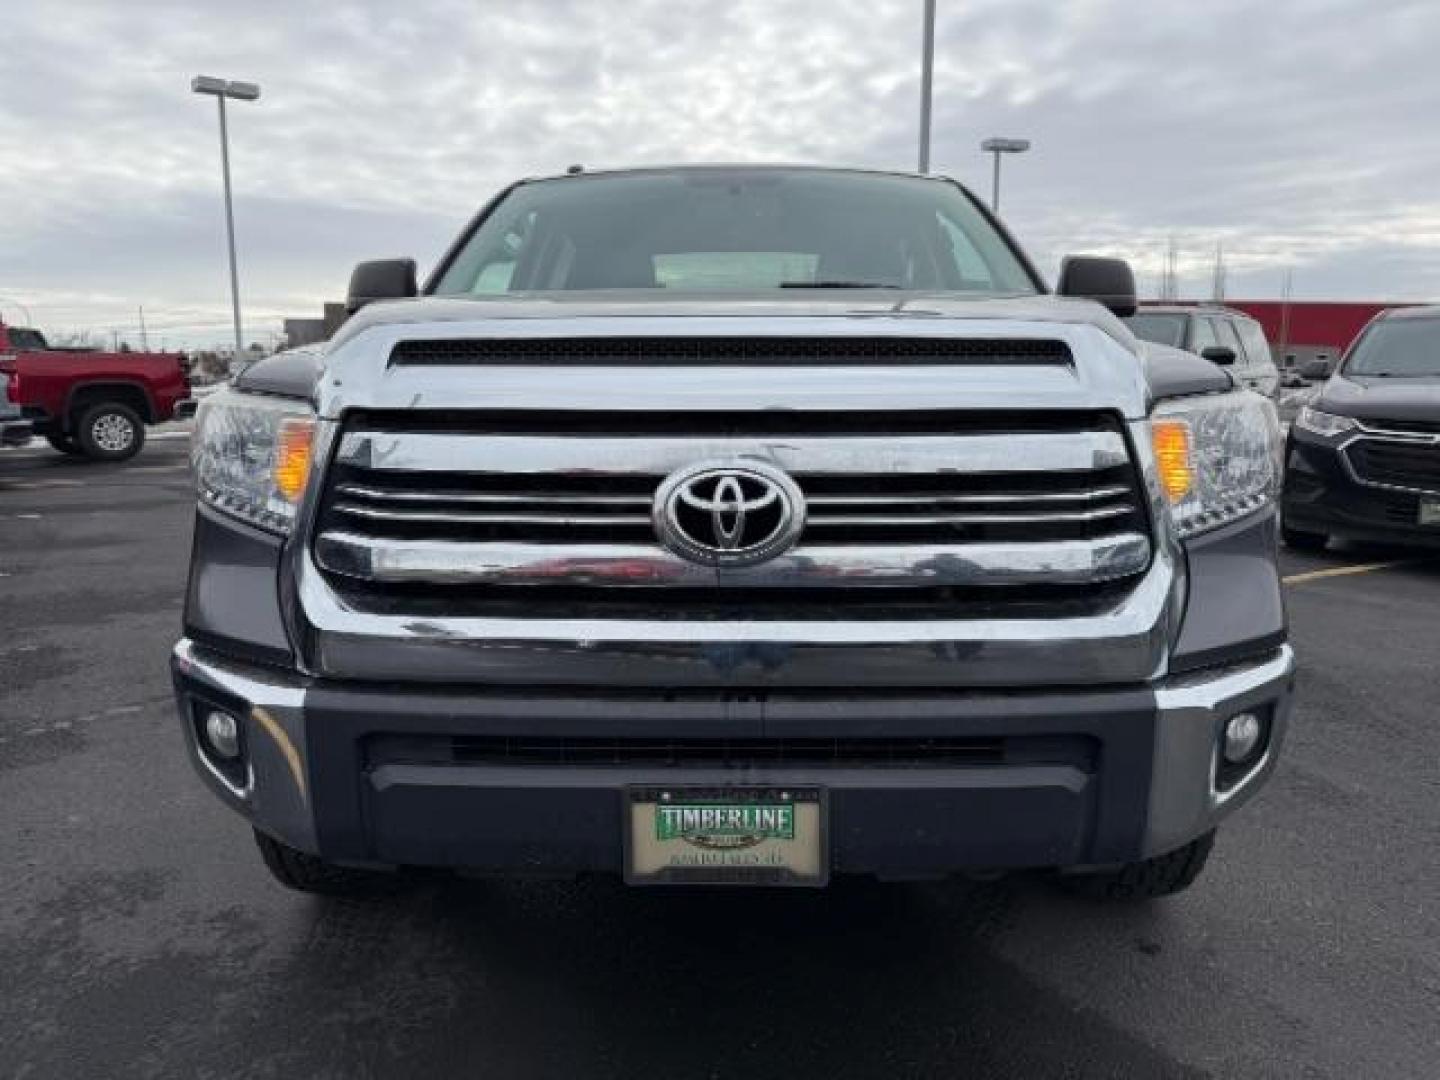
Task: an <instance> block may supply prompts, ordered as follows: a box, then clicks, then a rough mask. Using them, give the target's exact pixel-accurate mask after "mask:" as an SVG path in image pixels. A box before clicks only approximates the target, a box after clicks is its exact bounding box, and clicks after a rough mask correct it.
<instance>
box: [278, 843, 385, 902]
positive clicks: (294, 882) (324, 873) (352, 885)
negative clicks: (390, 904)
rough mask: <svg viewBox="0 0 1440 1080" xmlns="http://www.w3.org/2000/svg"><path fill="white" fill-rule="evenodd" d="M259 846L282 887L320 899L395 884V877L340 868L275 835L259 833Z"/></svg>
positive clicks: (364, 893) (364, 892) (361, 893)
mask: <svg viewBox="0 0 1440 1080" xmlns="http://www.w3.org/2000/svg"><path fill="white" fill-rule="evenodd" d="M255 843H256V846H258V847H259V848H260V857H261V858H262V859H264V860H265V867H266V869H268V870H269V871H270V873H271V875H272V876H273V877H274V878H275V880H276V881H278V882H279V883H280V884H281V885H284V886H285V887H286V888H287V889H294V890H295V891H296V892H304V893H314V894H317V895H320V896H369V895H374V894H375V893H377V892H381V891H383V890H384V889H385V888H386V887H387V886H391V885H393V884H394V882H395V875H394V874H387V873H385V872H383V871H379V870H357V869H355V868H353V867H349V866H338V865H336V864H335V863H332V862H328V861H326V860H325V859H322V858H320V857H319V856H317V855H308V854H306V853H305V852H303V851H297V850H296V849H295V848H292V847H291V846H290V845H289V844H282V843H281V842H280V841H279V840H276V839H275V838H274V837H273V836H267V835H266V834H265V833H262V832H261V831H260V830H259V829H256V830H255Z"/></svg>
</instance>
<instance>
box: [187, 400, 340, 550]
mask: <svg viewBox="0 0 1440 1080" xmlns="http://www.w3.org/2000/svg"><path fill="white" fill-rule="evenodd" d="M315 428H316V420H315V411H314V409H312V408H311V406H310V404H309V403H308V402H306V401H304V400H301V399H299V398H290V397H279V396H275V395H270V394H254V393H249V392H246V391H241V390H236V389H234V388H233V387H226V388H225V389H223V390H219V391H217V392H216V393H214V394H212V395H210V397H208V398H206V399H205V400H204V401H203V402H201V403H200V407H199V409H198V410H197V411H196V416H195V433H194V436H193V438H192V440H191V445H190V463H191V468H192V471H193V474H194V477H195V491H196V495H197V497H198V498H199V500H200V502H201V504H202V505H205V506H209V507H211V508H213V509H215V510H217V511H219V512H221V513H224V514H227V515H229V516H231V517H234V518H238V519H239V520H241V521H244V522H246V523H247V524H250V525H254V526H256V527H258V528H260V529H264V530H265V531H266V532H271V533H275V534H277V535H281V536H284V535H287V534H288V533H289V532H290V530H291V529H292V528H293V527H294V524H295V517H296V514H297V512H298V510H299V505H300V500H301V498H302V497H303V495H304V492H305V487H306V483H307V480H308V476H309V468H310V449H311V446H312V445H313V442H314V436H315Z"/></svg>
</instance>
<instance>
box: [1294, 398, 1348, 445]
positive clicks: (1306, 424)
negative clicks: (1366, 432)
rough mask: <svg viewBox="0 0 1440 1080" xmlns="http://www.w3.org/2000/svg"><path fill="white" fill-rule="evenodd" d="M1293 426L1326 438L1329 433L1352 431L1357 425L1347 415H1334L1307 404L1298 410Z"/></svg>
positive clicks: (1336, 433) (1339, 433)
mask: <svg viewBox="0 0 1440 1080" xmlns="http://www.w3.org/2000/svg"><path fill="white" fill-rule="evenodd" d="M1295 426H1296V427H1298V428H1304V429H1305V430H1306V431H1310V432H1313V433H1314V434H1316V435H1324V436H1326V437H1327V438H1328V437H1329V436H1331V435H1343V434H1345V432H1347V431H1354V430H1355V429H1356V428H1357V427H1359V425H1358V424H1357V423H1356V422H1355V421H1354V420H1352V419H1350V417H1348V416H1336V415H1335V414H1334V413H1328V412H1321V411H1320V410H1319V409H1312V408H1310V406H1308V405H1307V406H1305V408H1303V409H1301V410H1300V415H1299V416H1297V417H1295Z"/></svg>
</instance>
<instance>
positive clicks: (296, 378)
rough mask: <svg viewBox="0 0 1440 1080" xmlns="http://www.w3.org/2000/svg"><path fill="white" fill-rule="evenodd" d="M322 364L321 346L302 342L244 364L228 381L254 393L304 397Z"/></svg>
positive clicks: (313, 382)
mask: <svg viewBox="0 0 1440 1080" xmlns="http://www.w3.org/2000/svg"><path fill="white" fill-rule="evenodd" d="M324 366H325V352H324V348H323V346H320V345H301V346H299V347H297V348H294V349H286V350H285V351H284V352H277V353H274V354H272V355H270V356H266V357H264V358H263V359H260V360H256V361H255V362H254V363H253V364H248V365H246V366H245V367H244V368H242V369H241V371H240V373H239V374H238V375H236V376H235V378H234V379H232V380H231V383H232V385H233V386H234V387H235V388H236V389H237V390H248V391H250V392H251V393H256V394H276V395H279V396H280V397H300V398H307V397H309V396H310V393H311V391H313V390H314V389H315V383H316V382H318V381H319V379H320V372H321V371H323V370H324Z"/></svg>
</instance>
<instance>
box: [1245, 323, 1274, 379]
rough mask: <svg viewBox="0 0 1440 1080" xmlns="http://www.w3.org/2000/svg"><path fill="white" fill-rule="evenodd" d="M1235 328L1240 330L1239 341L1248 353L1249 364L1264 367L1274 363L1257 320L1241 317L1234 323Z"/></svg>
mask: <svg viewBox="0 0 1440 1080" xmlns="http://www.w3.org/2000/svg"><path fill="white" fill-rule="evenodd" d="M1236 329H1237V330H1239V331H1240V341H1241V343H1242V344H1244V346H1245V351H1246V352H1247V353H1249V354H1250V363H1251V364H1253V365H1255V366H1256V367H1262V368H1264V367H1271V366H1272V365H1273V364H1274V363H1275V358H1274V357H1273V356H1271V355H1270V343H1269V342H1268V341H1266V340H1265V331H1264V330H1263V329H1261V327H1260V324H1259V323H1258V322H1251V321H1250V320H1249V319H1242V320H1241V321H1240V322H1239V323H1237V324H1236Z"/></svg>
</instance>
